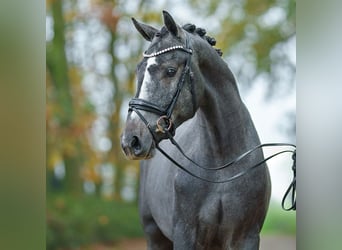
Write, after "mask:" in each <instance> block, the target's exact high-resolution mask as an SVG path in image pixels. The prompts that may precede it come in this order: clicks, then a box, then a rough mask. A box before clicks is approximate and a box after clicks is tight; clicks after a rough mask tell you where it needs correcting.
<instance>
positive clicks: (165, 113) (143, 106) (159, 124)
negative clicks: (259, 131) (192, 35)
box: [128, 36, 296, 211]
mask: <svg viewBox="0 0 342 250" xmlns="http://www.w3.org/2000/svg"><path fill="white" fill-rule="evenodd" d="M175 50H181V51H184V52H185V53H188V57H187V60H186V63H185V66H184V68H183V71H182V74H181V76H180V78H179V80H178V83H177V89H176V92H175V93H174V95H173V97H172V100H171V102H170V103H169V105H168V106H167V108H165V109H163V108H160V107H159V106H158V105H156V104H154V103H152V102H149V101H146V100H144V99H141V98H138V93H137V94H136V96H135V97H134V98H133V99H132V100H131V101H130V102H129V104H128V105H129V109H128V111H129V112H132V111H134V112H135V113H136V114H137V115H138V116H139V118H140V119H141V120H142V121H143V122H144V123H145V125H146V126H147V128H148V129H149V131H150V133H151V135H152V137H153V140H154V142H155V144H156V148H157V149H158V150H159V152H161V153H162V154H163V155H164V156H165V157H166V158H167V159H169V160H170V161H171V162H172V163H174V164H175V165H176V166H177V167H178V168H180V169H182V170H183V171H185V172H186V173H188V174H189V175H191V176H193V177H195V178H197V179H200V180H202V181H205V182H209V183H225V182H230V181H233V180H235V179H237V178H240V177H241V176H243V175H245V174H246V173H248V172H249V171H251V170H252V169H255V168H256V167H258V166H262V164H264V163H265V162H266V161H268V160H269V159H271V158H273V157H275V156H277V155H280V154H283V153H292V160H293V165H292V171H293V180H292V182H291V183H290V186H289V187H288V189H287V190H286V192H285V195H284V197H283V200H282V207H283V209H284V210H287V211H289V210H296V146H295V145H293V144H289V143H266V144H260V145H257V146H255V147H254V148H252V149H250V150H249V151H247V152H245V153H243V154H241V155H239V156H238V157H236V158H235V159H234V160H233V161H231V162H229V163H226V164H224V165H222V166H219V167H215V168H207V167H204V166H201V165H200V164H198V163H196V162H195V161H193V160H192V159H191V158H190V157H188V156H187V155H186V154H185V153H184V151H183V150H182V148H181V147H180V146H179V145H178V143H177V142H176V141H175V139H174V138H173V132H174V131H173V132H172V131H171V129H172V127H173V124H172V120H171V116H172V113H173V110H174V108H175V105H176V103H177V100H178V97H179V95H180V92H181V90H182V89H183V86H184V83H185V79H186V77H188V78H189V83H190V85H191V86H190V87H191V88H190V91H191V94H192V102H193V108H194V110H195V108H196V98H195V94H194V86H193V83H192V79H191V74H190V65H191V55H192V49H191V48H190V47H189V40H188V36H187V37H186V42H185V46H183V45H177V46H173V47H169V48H166V49H163V50H161V51H157V52H154V53H151V54H147V53H146V52H145V53H144V54H143V55H144V57H145V58H151V57H156V56H159V55H161V54H164V53H168V52H171V51H175ZM141 110H142V111H147V112H150V113H154V114H156V115H158V116H159V118H158V119H157V121H156V130H155V131H153V129H152V127H151V125H150V123H149V122H148V121H147V120H146V119H145V117H144V116H143V114H142V113H141V112H140V111H141ZM156 132H161V133H163V134H165V135H166V136H167V139H169V140H170V142H171V143H172V144H173V145H175V146H176V148H177V149H178V151H179V152H180V153H181V154H182V155H183V156H184V157H185V158H186V159H187V160H189V161H190V162H191V163H192V164H194V165H195V166H197V167H199V168H202V169H204V170H211V171H212V170H222V169H225V168H227V167H229V166H231V165H233V164H236V163H237V162H239V161H241V160H242V159H244V158H245V157H247V156H248V155H250V154H251V153H253V152H254V151H256V150H257V149H261V148H263V147H275V146H289V147H293V148H294V149H293V150H283V151H280V152H277V153H275V154H273V155H271V156H269V157H267V158H265V159H263V160H261V161H260V162H258V163H256V164H255V165H253V166H252V167H250V168H247V169H246V170H244V171H242V172H240V173H238V174H236V175H234V176H231V177H230V178H228V179H225V180H208V179H206V178H203V177H201V176H198V175H196V174H194V173H193V172H191V171H189V170H188V169H186V168H185V167H184V166H182V165H181V164H180V163H178V162H177V161H176V160H175V159H173V158H172V157H171V156H170V155H169V154H167V153H166V152H165V151H164V150H163V149H162V148H160V146H159V143H158V141H157V139H156V136H155V133H156ZM289 195H291V196H290V199H291V205H290V207H287V208H286V207H285V200H286V198H287V197H288V196H289Z"/></svg>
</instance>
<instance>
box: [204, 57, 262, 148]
mask: <svg viewBox="0 0 342 250" xmlns="http://www.w3.org/2000/svg"><path fill="white" fill-rule="evenodd" d="M218 59H219V60H217V62H214V63H213V60H210V61H208V62H207V63H203V65H202V67H201V68H202V69H201V71H202V75H203V77H204V79H205V82H206V83H205V86H204V94H203V98H202V102H201V103H200V106H199V109H198V112H197V117H198V119H199V120H200V122H199V123H200V124H202V126H201V127H202V129H203V130H205V131H203V133H205V134H206V135H207V138H206V139H207V140H211V142H210V143H211V145H214V146H213V147H215V148H213V149H212V150H213V151H215V152H218V154H226V152H227V150H228V152H231V153H233V154H239V153H241V151H243V150H246V149H248V148H249V147H250V146H251V145H252V144H253V145H256V144H257V143H259V139H258V136H257V134H256V131H255V128H254V125H253V122H252V120H251V117H250V115H249V112H248V110H247V108H246V107H245V105H244V103H243V102H242V100H241V97H240V94H239V91H238V88H237V85H236V81H235V78H234V76H233V74H232V72H231V71H230V70H229V68H228V66H227V65H226V63H225V62H224V61H223V60H222V59H221V58H218ZM221 151H222V152H221Z"/></svg>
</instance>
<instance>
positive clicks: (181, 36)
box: [121, 11, 217, 159]
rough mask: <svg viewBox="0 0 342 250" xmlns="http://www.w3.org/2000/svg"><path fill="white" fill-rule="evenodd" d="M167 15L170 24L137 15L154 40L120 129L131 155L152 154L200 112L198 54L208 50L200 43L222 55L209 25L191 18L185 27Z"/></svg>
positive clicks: (201, 83) (146, 35)
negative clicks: (158, 25) (154, 22)
mask: <svg viewBox="0 0 342 250" xmlns="http://www.w3.org/2000/svg"><path fill="white" fill-rule="evenodd" d="M163 19H164V24H165V26H164V27H162V28H161V30H157V29H156V28H154V27H152V26H149V25H146V24H143V23H140V22H138V21H136V20H135V19H134V18H132V20H133V24H134V26H135V28H136V29H137V30H138V32H139V33H140V34H141V35H142V36H143V38H145V39H146V40H147V41H149V42H150V45H149V47H148V49H147V50H146V51H145V52H144V58H143V59H142V61H141V62H140V63H139V64H138V66H137V72H136V74H137V92H136V95H135V97H134V98H133V99H132V100H131V101H130V103H129V112H128V116H127V121H126V126H125V128H124V132H123V134H122V135H121V145H122V149H123V151H124V153H125V154H126V156H127V157H128V158H130V159H148V158H151V157H152V156H153V153H154V149H155V146H156V144H157V143H159V142H160V141H161V140H163V139H166V138H169V136H170V134H171V135H174V134H175V131H176V129H177V127H178V126H180V125H181V124H182V123H183V122H184V121H186V120H188V119H190V118H191V117H193V116H194V114H195V113H196V110H197V109H198V106H199V104H200V102H201V100H202V98H203V93H204V83H205V79H204V77H203V75H202V74H201V73H200V71H201V70H200V64H201V62H200V60H199V59H200V58H203V57H205V56H206V55H203V53H204V51H205V50H206V49H201V48H200V46H199V44H201V43H204V44H205V45H204V46H208V47H210V49H212V50H213V51H214V53H215V54H216V56H217V53H216V51H215V50H214V49H213V48H212V47H211V45H214V44H215V40H214V39H213V38H210V37H208V36H204V35H205V30H203V29H200V28H199V29H196V27H195V26H194V25H190V24H188V25H185V26H183V27H180V26H179V25H177V24H176V22H175V21H174V19H173V18H172V16H171V15H170V14H169V13H168V12H166V11H163ZM196 39H197V40H198V39H199V40H201V41H202V42H200V43H198V42H195V40H196ZM201 46H203V45H201Z"/></svg>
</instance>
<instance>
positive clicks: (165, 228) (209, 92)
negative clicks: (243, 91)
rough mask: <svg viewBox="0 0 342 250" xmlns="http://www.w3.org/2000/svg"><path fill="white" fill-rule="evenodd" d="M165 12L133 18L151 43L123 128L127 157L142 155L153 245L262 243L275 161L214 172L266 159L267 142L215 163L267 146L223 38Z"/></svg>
mask: <svg viewBox="0 0 342 250" xmlns="http://www.w3.org/2000/svg"><path fill="white" fill-rule="evenodd" d="M163 19H164V24H165V26H164V27H162V28H161V29H160V30H158V29H156V28H153V27H151V26H149V25H147V24H143V23H140V22H138V21H136V20H135V19H134V18H133V23H134V25H135V27H136V29H137V30H138V32H139V33H140V34H141V35H142V36H143V37H144V38H145V39H146V40H147V41H149V42H150V46H149V47H148V49H147V51H145V53H144V57H143V59H142V61H141V62H140V63H139V64H138V67H137V93H136V95H135V97H134V98H133V99H132V100H131V101H130V103H129V112H128V116H127V121H126V125H125V128H124V131H123V133H122V136H121V145H122V149H123V152H124V153H125V155H126V156H127V158H129V159H134V160H141V165H140V189H139V211H140V216H141V221H142V224H143V229H144V231H145V234H146V237H147V246H148V249H177V250H182V249H184V250H189V249H208V250H209V249H210V250H213V249H239V250H241V249H248V250H250V249H259V234H260V231H261V228H262V225H263V222H264V219H265V216H266V212H267V209H268V204H269V198H270V189H271V187H270V178H269V173H268V169H267V166H266V165H265V164H264V167H259V168H255V169H253V170H252V171H249V172H248V173H247V174H245V175H243V176H241V177H240V178H236V179H234V180H232V181H229V182H223V183H215V180H222V179H225V178H229V177H230V176H234V175H236V174H237V173H240V172H242V171H245V170H246V169H248V168H249V167H250V166H251V165H253V164H254V163H255V162H260V161H262V160H263V159H264V158H263V153H262V150H261V149H259V150H256V151H255V152H253V154H250V155H249V156H248V157H245V158H244V159H243V160H241V161H239V162H237V163H236V164H233V165H231V166H230V167H227V168H224V169H220V170H217V171H210V169H214V168H217V166H219V165H222V164H223V163H225V162H229V161H232V160H233V159H234V158H236V157H237V156H238V155H240V154H241V153H242V152H245V151H247V150H248V149H250V148H252V147H254V146H256V145H258V144H260V141H259V138H258V135H257V132H256V129H255V127H254V125H253V122H252V119H251V117H250V115H249V112H248V110H247V108H246V107H245V105H244V104H243V102H242V100H241V98H240V95H239V92H238V87H237V84H236V81H235V79H234V76H233V74H232V72H231V71H230V69H229V68H228V66H227V64H226V63H225V62H224V61H223V60H222V58H221V57H220V55H221V52H220V51H219V50H217V49H215V48H213V45H215V40H214V39H213V38H211V37H208V36H206V35H205V34H206V32H205V30H204V29H201V28H196V26H195V25H192V24H187V25H184V26H183V27H180V26H178V25H177V24H176V23H175V21H174V19H173V18H172V16H171V15H170V14H169V13H167V12H166V11H164V12H163ZM175 142H177V144H176V143H175ZM180 148H181V150H180ZM156 149H158V150H156ZM183 151H184V152H183ZM163 152H167V153H166V154H164V153H163ZM185 155H186V156H188V158H187V157H184V156H185ZM195 163H198V164H200V165H201V166H206V168H209V169H203V168H199V167H198V165H196V164H195ZM180 166H181V167H183V169H182V168H179V167H180ZM217 182H219V181H217Z"/></svg>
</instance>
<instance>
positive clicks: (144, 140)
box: [121, 124, 155, 160]
mask: <svg viewBox="0 0 342 250" xmlns="http://www.w3.org/2000/svg"><path fill="white" fill-rule="evenodd" d="M121 148H122V151H123V152H124V154H125V155H126V157H127V158H128V159H130V160H143V159H149V158H151V157H152V156H153V153H154V148H155V145H154V141H153V138H152V136H151V134H150V132H149V131H148V130H147V129H146V128H144V126H134V125H131V126H127V124H126V128H125V130H124V132H123V133H122V135H121Z"/></svg>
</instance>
